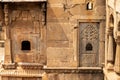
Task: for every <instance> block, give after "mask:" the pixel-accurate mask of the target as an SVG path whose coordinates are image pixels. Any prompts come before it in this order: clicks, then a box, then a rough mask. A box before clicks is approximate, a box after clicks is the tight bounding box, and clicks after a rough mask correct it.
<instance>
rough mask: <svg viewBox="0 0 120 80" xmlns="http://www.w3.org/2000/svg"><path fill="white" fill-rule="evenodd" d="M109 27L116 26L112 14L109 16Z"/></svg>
mask: <svg viewBox="0 0 120 80" xmlns="http://www.w3.org/2000/svg"><path fill="white" fill-rule="evenodd" d="M109 27H110V28H114V17H113V15H112V14H111V15H110V18H109Z"/></svg>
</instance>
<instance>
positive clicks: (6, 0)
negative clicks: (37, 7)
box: [0, 0, 47, 2]
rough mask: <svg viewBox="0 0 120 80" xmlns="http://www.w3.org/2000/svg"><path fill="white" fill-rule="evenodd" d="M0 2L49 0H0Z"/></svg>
mask: <svg viewBox="0 0 120 80" xmlns="http://www.w3.org/2000/svg"><path fill="white" fill-rule="evenodd" d="M0 2H47V0H0Z"/></svg>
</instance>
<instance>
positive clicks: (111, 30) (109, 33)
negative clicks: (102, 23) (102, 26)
mask: <svg viewBox="0 0 120 80" xmlns="http://www.w3.org/2000/svg"><path fill="white" fill-rule="evenodd" d="M107 35H113V27H109V28H108V29H107Z"/></svg>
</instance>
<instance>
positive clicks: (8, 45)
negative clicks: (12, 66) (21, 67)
mask: <svg viewBox="0 0 120 80" xmlns="http://www.w3.org/2000/svg"><path fill="white" fill-rule="evenodd" d="M8 10H9V9H8V4H4V15H5V17H4V22H5V25H4V26H5V29H6V31H5V32H6V33H5V34H6V38H5V61H4V62H5V63H11V62H12V58H11V41H10V32H9V17H8V14H9V11H8Z"/></svg>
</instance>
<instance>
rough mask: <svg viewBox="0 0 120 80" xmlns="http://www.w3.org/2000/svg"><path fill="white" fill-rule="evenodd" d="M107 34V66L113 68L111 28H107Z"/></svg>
mask: <svg viewBox="0 0 120 80" xmlns="http://www.w3.org/2000/svg"><path fill="white" fill-rule="evenodd" d="M108 36H109V40H108V53H107V68H108V69H113V28H110V29H109V31H108Z"/></svg>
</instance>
